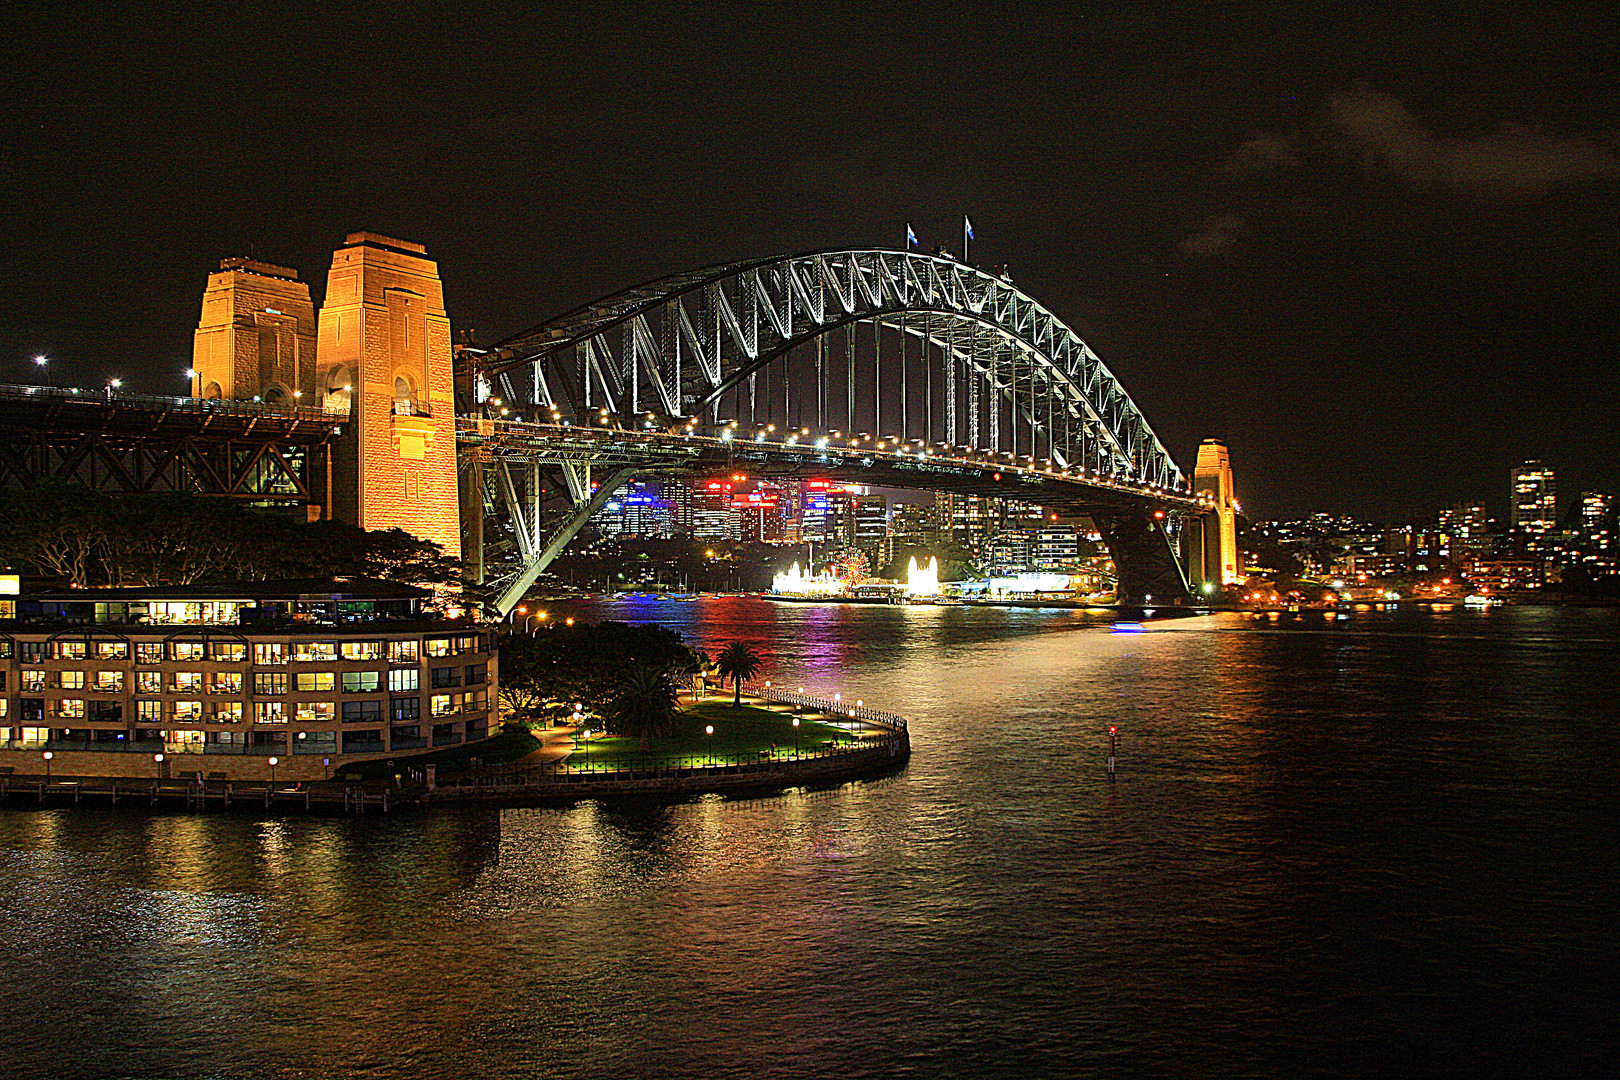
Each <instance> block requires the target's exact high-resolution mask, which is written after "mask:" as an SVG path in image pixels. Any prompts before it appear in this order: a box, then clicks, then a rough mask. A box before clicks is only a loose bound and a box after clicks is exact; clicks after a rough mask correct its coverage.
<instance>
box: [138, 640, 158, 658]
mask: <svg viewBox="0 0 1620 1080" xmlns="http://www.w3.org/2000/svg"><path fill="white" fill-rule="evenodd" d="M162 661H163V642H161V641H137V642H136V643H135V662H136V663H137V664H157V663H162Z"/></svg>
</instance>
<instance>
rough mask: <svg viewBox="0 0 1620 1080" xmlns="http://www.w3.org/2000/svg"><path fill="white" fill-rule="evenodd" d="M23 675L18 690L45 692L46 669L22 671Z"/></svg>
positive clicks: (26, 669) (25, 669)
mask: <svg viewBox="0 0 1620 1080" xmlns="http://www.w3.org/2000/svg"><path fill="white" fill-rule="evenodd" d="M21 675H22V678H21V679H20V680H19V681H18V683H17V689H19V690H43V689H45V669H44V668H24V669H23V670H22V672H21Z"/></svg>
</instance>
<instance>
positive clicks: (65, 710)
mask: <svg viewBox="0 0 1620 1080" xmlns="http://www.w3.org/2000/svg"><path fill="white" fill-rule="evenodd" d="M56 715H57V716H65V717H69V718H72V719H79V718H81V717H83V716H84V699H83V698H63V699H62V700H61V701H58V702H57V703H56Z"/></svg>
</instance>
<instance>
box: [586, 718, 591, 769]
mask: <svg viewBox="0 0 1620 1080" xmlns="http://www.w3.org/2000/svg"><path fill="white" fill-rule="evenodd" d="M584 742H585V771H586V772H590V771H591V729H590V728H586V729H585V738H584Z"/></svg>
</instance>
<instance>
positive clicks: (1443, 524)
mask: <svg viewBox="0 0 1620 1080" xmlns="http://www.w3.org/2000/svg"><path fill="white" fill-rule="evenodd" d="M1488 521H1489V518H1488V517H1487V516H1486V513H1485V508H1484V507H1483V506H1468V505H1464V504H1463V503H1458V504H1457V505H1456V506H1453V507H1451V508H1449V509H1446V510H1442V511H1440V522H1439V526H1438V527H1439V529H1440V531H1441V532H1443V533H1445V534H1446V535H1447V536H1450V537H1462V538H1467V537H1470V536H1484V535H1485V526H1486V523H1487V522H1488Z"/></svg>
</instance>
